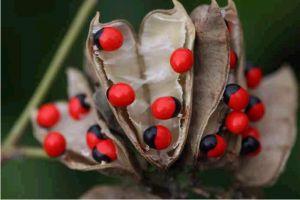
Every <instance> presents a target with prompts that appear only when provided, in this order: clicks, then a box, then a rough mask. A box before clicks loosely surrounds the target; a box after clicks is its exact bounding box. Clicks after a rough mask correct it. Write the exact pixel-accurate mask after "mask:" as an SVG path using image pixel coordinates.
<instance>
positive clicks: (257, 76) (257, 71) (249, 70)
mask: <svg viewBox="0 0 300 200" xmlns="http://www.w3.org/2000/svg"><path fill="white" fill-rule="evenodd" d="M245 76H246V80H247V85H248V87H249V88H252V89H254V88H256V87H257V86H258V85H259V84H260V82H261V79H262V76H263V74H262V70H261V68H260V67H257V66H252V65H251V64H248V65H246V69H245Z"/></svg>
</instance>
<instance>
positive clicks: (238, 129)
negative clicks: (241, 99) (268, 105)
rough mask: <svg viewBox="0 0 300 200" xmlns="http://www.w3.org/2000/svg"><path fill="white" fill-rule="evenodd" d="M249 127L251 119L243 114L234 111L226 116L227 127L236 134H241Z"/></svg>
mask: <svg viewBox="0 0 300 200" xmlns="http://www.w3.org/2000/svg"><path fill="white" fill-rule="evenodd" d="M248 125H249V119H248V117H247V115H246V114H245V113H243V112H240V111H232V112H230V113H229V114H228V115H227V116H226V119H225V126H226V128H227V129H228V130H229V131H230V132H232V133H234V134H241V133H242V132H243V131H244V130H245V129H246V128H247V127H248Z"/></svg>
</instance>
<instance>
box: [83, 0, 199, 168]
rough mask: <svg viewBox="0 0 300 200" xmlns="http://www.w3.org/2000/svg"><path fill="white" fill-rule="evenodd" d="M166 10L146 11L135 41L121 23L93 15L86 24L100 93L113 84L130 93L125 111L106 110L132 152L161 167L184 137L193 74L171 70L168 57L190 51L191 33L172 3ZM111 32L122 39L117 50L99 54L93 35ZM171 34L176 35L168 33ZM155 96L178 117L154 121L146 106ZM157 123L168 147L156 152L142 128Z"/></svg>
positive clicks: (180, 10) (182, 13)
mask: <svg viewBox="0 0 300 200" xmlns="http://www.w3.org/2000/svg"><path fill="white" fill-rule="evenodd" d="M173 3H174V5H175V7H174V8H173V9H171V10H156V11H152V12H150V13H149V14H148V15H147V16H146V17H145V18H144V20H143V22H142V24H141V28H140V32H139V38H138V39H137V37H136V35H135V33H134V31H133V29H132V28H131V26H130V25H129V24H128V23H127V22H125V21H122V20H116V21H112V22H110V23H105V24H102V23H100V22H98V20H99V13H97V15H96V16H95V17H94V19H93V20H92V22H91V26H90V31H89V36H88V39H87V51H88V56H89V60H91V61H92V62H93V67H94V69H95V71H96V73H97V75H98V76H99V79H100V83H101V86H102V88H103V90H104V92H106V91H107V90H108V88H109V87H110V86H111V85H112V84H114V83H118V82H124V83H127V84H129V85H131V87H132V88H133V89H134V90H135V101H134V102H133V103H132V104H131V105H129V106H127V107H126V108H117V107H113V106H112V105H110V106H111V109H112V111H113V113H114V115H115V116H116V118H117V120H118V122H119V124H120V125H121V127H122V128H123V130H124V132H125V133H126V135H127V136H128V138H129V139H130V140H131V142H132V143H133V144H134V146H135V147H136V149H137V150H138V151H139V152H140V153H141V154H142V155H143V156H144V157H145V158H146V159H147V160H148V161H149V162H151V163H152V164H155V165H156V166H158V167H160V168H167V167H168V166H169V165H170V164H171V163H173V162H174V161H175V160H176V159H177V158H178V156H179V154H180V152H181V151H182V149H183V146H184V144H185V140H186V137H187V131H188V127H189V121H190V115H191V104H192V102H191V100H192V98H191V96H192V95H191V91H192V85H193V70H192V69H191V70H189V71H187V72H185V73H183V74H178V73H176V72H174V71H173V69H172V67H171V66H170V56H171V54H172V52H173V51H174V50H176V49H178V48H188V49H190V50H192V49H193V43H194V37H195V30H194V25H193V24H192V22H191V20H190V18H189V16H188V15H187V13H186V11H185V9H184V8H183V6H182V5H181V4H180V3H179V2H177V1H176V0H174V1H173ZM108 26H109V27H115V28H117V29H119V30H120V31H121V32H122V34H123V37H124V43H123V45H122V47H121V48H120V49H118V50H116V51H112V52H105V51H101V50H99V49H98V48H97V46H96V45H95V44H94V40H93V37H94V34H95V33H96V32H97V31H99V30H100V29H102V28H103V27H108ZM174 30H176V31H174ZM161 96H172V97H175V98H177V99H178V100H179V101H180V103H181V105H182V109H181V112H180V113H179V115H178V117H175V118H172V119H169V120H164V121H162V120H157V119H155V118H154V117H153V116H152V115H151V110H150V106H151V103H152V102H153V101H154V100H155V99H157V98H158V97H161ZM157 124H162V125H164V126H165V127H167V128H168V129H169V130H170V131H171V133H172V138H173V140H172V143H171V145H170V146H169V147H168V148H166V149H164V150H160V151H159V152H158V151H157V150H155V149H152V148H150V149H149V146H148V145H146V144H145V142H144V141H143V132H144V130H146V129H147V128H148V127H150V126H153V125H157Z"/></svg>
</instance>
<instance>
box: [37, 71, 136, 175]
mask: <svg viewBox="0 0 300 200" xmlns="http://www.w3.org/2000/svg"><path fill="white" fill-rule="evenodd" d="M67 77H68V96H69V98H71V97H74V96H76V95H78V94H84V95H86V100H85V101H86V103H88V104H89V105H90V106H91V108H90V111H89V113H88V114H87V115H86V116H84V117H83V118H81V119H80V120H74V119H73V118H71V116H70V114H69V110H68V103H67V102H64V101H61V102H56V103H55V105H56V106H57V108H58V110H59V112H60V120H59V122H58V123H57V124H56V125H54V127H51V128H43V127H40V126H39V125H38V124H37V122H36V117H37V111H36V110H35V111H34V112H33V113H32V124H33V129H34V136H35V137H36V138H37V140H38V141H39V142H40V143H42V144H43V141H44V138H45V136H46V135H47V133H48V132H51V131H58V132H60V133H61V134H62V135H63V136H64V137H65V140H66V143H67V147H66V152H65V153H64V154H63V155H62V156H60V158H59V159H60V161H61V162H63V163H64V164H65V165H66V166H67V167H69V168H71V169H76V170H81V171H90V170H99V171H100V172H105V173H115V172H117V173H119V174H125V175H126V174H128V175H131V176H134V177H135V178H139V174H138V173H137V171H136V169H135V168H134V167H133V165H132V163H131V161H130V158H129V155H128V152H127V150H126V148H125V146H124V145H123V144H122V143H121V142H120V141H119V140H118V139H117V138H116V137H115V136H114V135H113V134H112V133H111V132H110V130H109V128H108V126H107V124H106V122H105V121H104V120H103V119H102V117H101V116H99V115H98V114H97V111H96V108H95V105H94V103H93V99H92V93H91V90H90V88H89V85H88V82H87V81H86V79H85V77H84V75H83V74H81V72H80V71H78V70H75V69H72V68H70V69H68V70H67ZM95 124H98V125H99V126H100V127H101V129H102V132H104V133H105V135H106V137H107V138H110V139H112V140H113V142H114V144H115V146H116V148H117V159H116V160H114V161H112V162H110V163H106V162H102V163H97V162H96V161H95V160H94V159H93V157H92V155H91V152H92V151H91V150H90V149H89V147H88V145H87V143H86V140H85V138H86V133H87V130H88V129H89V128H90V127H91V126H92V125H95Z"/></svg>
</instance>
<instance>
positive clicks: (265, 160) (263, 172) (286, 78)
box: [236, 66, 298, 187]
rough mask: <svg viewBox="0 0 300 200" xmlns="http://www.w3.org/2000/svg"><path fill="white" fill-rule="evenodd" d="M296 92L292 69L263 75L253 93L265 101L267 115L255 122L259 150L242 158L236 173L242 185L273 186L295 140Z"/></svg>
mask: <svg viewBox="0 0 300 200" xmlns="http://www.w3.org/2000/svg"><path fill="white" fill-rule="evenodd" d="M297 90H298V89H297V81H296V78H295V76H294V74H293V72H292V70H291V68H290V67H289V66H283V67H282V68H281V69H279V70H278V71H277V72H275V73H273V74H270V75H268V76H266V77H265V78H264V79H263V81H262V83H261V85H260V87H259V88H258V89H257V90H255V91H254V95H256V96H259V97H260V98H261V100H262V101H264V102H265V105H266V110H267V112H266V114H265V116H264V118H263V119H262V120H261V121H259V122H256V123H255V126H256V128H257V129H258V130H259V131H260V133H261V134H260V143H261V146H262V151H261V152H260V153H259V154H258V155H257V156H255V157H248V156H246V157H242V158H241V160H240V168H239V169H238V170H237V171H236V178H237V180H238V181H239V182H240V183H241V184H242V185H243V186H251V187H261V186H270V185H273V184H274V183H275V182H276V180H277V178H278V177H279V175H280V174H281V173H282V172H283V170H284V168H285V164H286V162H287V160H288V157H289V155H290V152H291V149H292V147H293V145H294V143H295V139H296V133H297V131H296V110H297V102H298V101H297V97H298V94H297ZM253 169H255V170H253Z"/></svg>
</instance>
